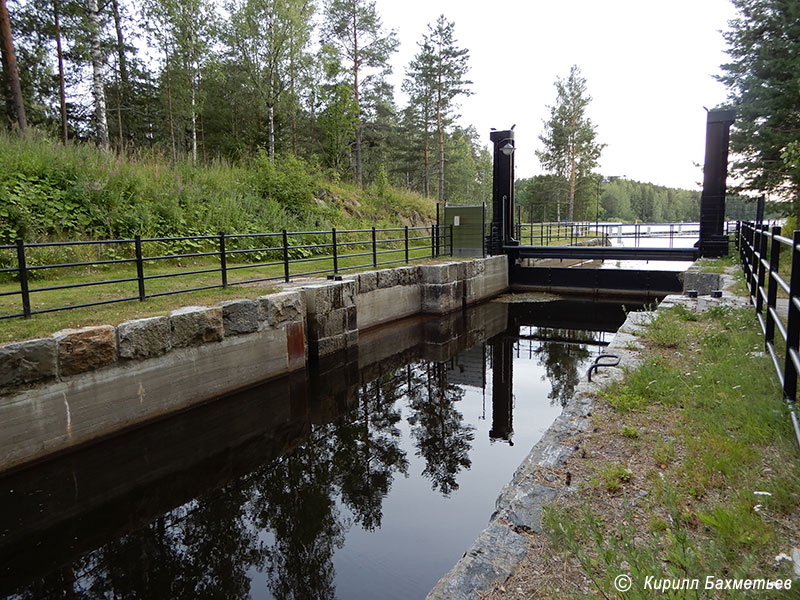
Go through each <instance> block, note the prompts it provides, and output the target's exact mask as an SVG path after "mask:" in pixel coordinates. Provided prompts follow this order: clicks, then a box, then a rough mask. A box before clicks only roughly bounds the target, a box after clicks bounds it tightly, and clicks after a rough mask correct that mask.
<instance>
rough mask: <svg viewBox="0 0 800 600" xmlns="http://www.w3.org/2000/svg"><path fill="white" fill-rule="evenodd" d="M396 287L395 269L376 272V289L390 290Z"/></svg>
mask: <svg viewBox="0 0 800 600" xmlns="http://www.w3.org/2000/svg"><path fill="white" fill-rule="evenodd" d="M396 285H397V269H383V270H382V271H378V288H379V289H380V288H390V287H394V286H396Z"/></svg>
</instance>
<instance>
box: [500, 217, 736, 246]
mask: <svg viewBox="0 0 800 600" xmlns="http://www.w3.org/2000/svg"><path fill="white" fill-rule="evenodd" d="M732 227H733V223H732V222H726V233H728V232H729V231H730V229H732ZM699 233H700V224H699V223H636V224H626V223H591V222H567V221H562V222H551V223H547V222H545V223H521V222H518V223H517V224H516V234H517V239H518V240H519V242H520V243H521V244H526V245H529V246H554V245H560V246H575V245H580V244H582V243H585V242H587V241H594V240H600V241H601V243H603V244H606V243H607V242H609V241H610V240H612V239H617V240H623V239H626V240H633V245H634V246H636V247H638V246H639V245H640V244H641V242H642V240H646V239H652V238H661V239H665V240H669V247H670V248H672V247H673V244H674V240H675V239H676V238H679V237H697V236H698V235H699Z"/></svg>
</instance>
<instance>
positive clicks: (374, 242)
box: [372, 227, 378, 267]
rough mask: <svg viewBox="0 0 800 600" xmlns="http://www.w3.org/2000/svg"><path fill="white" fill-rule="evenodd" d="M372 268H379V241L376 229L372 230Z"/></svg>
mask: <svg viewBox="0 0 800 600" xmlns="http://www.w3.org/2000/svg"><path fill="white" fill-rule="evenodd" d="M372 266H373V267H377V266H378V239H377V238H376V237H375V228H374V227H373V228H372Z"/></svg>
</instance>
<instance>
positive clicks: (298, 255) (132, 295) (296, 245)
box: [0, 225, 453, 319]
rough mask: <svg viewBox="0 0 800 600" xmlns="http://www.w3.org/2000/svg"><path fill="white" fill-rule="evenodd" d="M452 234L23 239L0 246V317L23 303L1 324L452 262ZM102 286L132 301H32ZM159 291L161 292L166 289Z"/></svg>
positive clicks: (441, 229)
mask: <svg viewBox="0 0 800 600" xmlns="http://www.w3.org/2000/svg"><path fill="white" fill-rule="evenodd" d="M452 235H453V232H452V228H451V227H447V226H439V225H431V226H429V227H408V226H405V227H395V228H385V229H378V228H375V227H372V228H371V229H345V230H337V229H335V228H332V229H330V230H328V231H291V232H290V231H286V230H283V231H281V232H280V233H250V234H226V233H224V232H220V233H219V234H218V235H199V236H182V237H167V238H143V237H140V236H138V235H137V236H135V237H134V238H133V239H116V240H94V241H74V242H72V241H70V242H44V243H32V244H26V243H25V242H24V241H23V240H21V239H18V240H17V241H16V243H15V244H12V245H1V246H0V267H3V268H0V282H1V281H3V280H4V281H5V283H0V301H5V302H3V305H5V306H6V308H4V309H0V311H3V310H5V311H7V310H8V308H7V307H8V306H10V304H9V302H8V301H7V299H8V298H10V297H12V298H13V297H15V296H18V297H19V302H18V304H17V312H5V313H2V312H0V319H10V318H15V317H24V318H26V319H27V318H30V317H31V315H35V314H40V313H48V312H55V311H61V310H70V309H75V308H86V307H91V306H100V305H104V304H112V303H117V302H126V301H132V300H139V301H144V300H146V299H148V298H155V297H158V296H167V295H171V294H180V293H186V292H195V291H200V290H208V289H213V288H227V287H229V286H235V285H244V284H252V283H259V282H269V281H275V282H278V281H283V282H289V281H291V280H292V279H293V278H298V277H308V276H312V275H322V274H326V273H331V274H333V275H338V274H340V273H343V272H346V271H353V270H357V269H364V268H369V267H373V268H376V267H380V266H385V265H393V264H400V263H404V264H408V263H411V262H414V261H419V260H425V259H430V258H436V257H438V256H451V255H452V247H453V244H452ZM170 250H172V251H170ZM187 250H195V251H187ZM70 252H71V253H72V254H73V255H78V256H82V257H85V256H86V255H92V254H93V255H95V256H96V257H97V258H91V257H89V258H84V259H82V260H64V259H63V257H64V256H68V255H69V254H70ZM54 255H55V256H59V257H61V260H60V261H59V260H56V261H55V262H50V261H48V260H47V258H48V257H51V256H54ZM31 258H33V259H34V260H31ZM197 259H200V264H197ZM184 261H194V262H195V263H196V264H195V266H196V267H199V268H191V269H188V270H179V271H174V272H166V273H163V272H153V271H160V269H156V268H154V267H155V266H156V265H159V264H166V265H175V264H177V265H178V266H183V262H184ZM40 263H41V264H40ZM202 263H205V264H202ZM214 263H216V264H214ZM8 265H16V266H8ZM119 266H127V267H129V268H130V273H126V275H125V276H122V277H115V278H112V279H102V278H101V279H100V280H81V281H78V282H76V283H58V282H57V280H58V279H59V276H61V275H63V273H64V270H70V271H71V272H75V271H76V270H78V269H91V270H98V271H102V270H104V269H105V270H107V271H108V270H114V269H116V268H118V267H119ZM148 267H149V268H150V273H148V272H147V271H148ZM248 271H249V274H247V273H248ZM238 273H243V274H244V277H242V278H236V277H235V275H236V274H238ZM189 276H192V277H194V279H193V281H195V282H196V283H197V282H198V281H199V282H200V283H202V285H192V286H191V287H184V288H180V289H160V291H153V290H152V289H148V287H152V286H153V282H155V281H156V280H165V279H171V278H179V277H184V278H185V277H189ZM209 277H213V281H209V280H208V278H209ZM48 278H49V279H50V283H52V284H53V285H43V286H40V287H34V285H35V284H36V282H37V281H39V280H44V282H47V279H48ZM79 278H80V277H79ZM80 279H82V278H80ZM54 280H55V281H54ZM134 284H135V285H134ZM104 285H106V286H108V285H113V286H121V287H123V288H125V287H127V288H128V294H127V295H122V296H120V297H114V298H111V299H104V300H97V301H92V302H81V303H75V304H68V305H63V306H45V307H42V308H38V307H36V305H34V304H33V303H32V298H33V297H34V295H43V294H46V293H47V292H60V291H66V290H77V289H79V288H87V287H92V286H104ZM158 287H159V288H163V285H159V286H158ZM38 297H41V296H38Z"/></svg>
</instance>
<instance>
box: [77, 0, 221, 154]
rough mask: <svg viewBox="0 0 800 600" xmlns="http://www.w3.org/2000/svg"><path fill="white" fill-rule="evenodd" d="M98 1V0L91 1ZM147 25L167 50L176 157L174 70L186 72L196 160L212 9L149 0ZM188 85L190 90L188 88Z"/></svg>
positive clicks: (193, 1)
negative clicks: (203, 66) (200, 95)
mask: <svg viewBox="0 0 800 600" xmlns="http://www.w3.org/2000/svg"><path fill="white" fill-rule="evenodd" d="M91 1H93V2H94V1H96V0H91ZM144 16H145V18H146V19H147V20H148V27H149V29H150V31H151V33H153V34H154V35H155V36H156V38H157V40H158V41H159V43H160V45H161V46H162V47H163V50H164V69H165V73H164V78H165V83H166V88H167V102H168V106H169V115H170V137H171V140H172V148H173V150H172V152H173V160H174V159H175V155H176V150H175V137H174V136H175V134H174V123H173V100H174V97H173V93H172V92H173V90H172V76H173V73H174V71H178V72H179V73H180V74H183V75H184V77H183V78H182V79H183V82H182V83H184V84H186V85H185V87H181V88H180V91H188V94H189V98H188V110H187V111H185V112H186V113H188V120H189V134H190V141H189V144H190V148H191V154H192V160H193V161H194V162H197V129H198V127H197V115H198V112H199V110H200V109H199V99H198V88H199V85H200V67H201V64H202V62H203V59H204V58H205V57H206V55H207V53H208V48H209V45H210V39H211V34H212V31H213V29H214V20H213V18H212V10H211V7H210V6H209V4H208V3H207V2H206V0H181V1H178V0H158V1H157V0H148V1H147V2H146V3H145V4H144ZM186 88H188V90H187V89H186Z"/></svg>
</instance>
